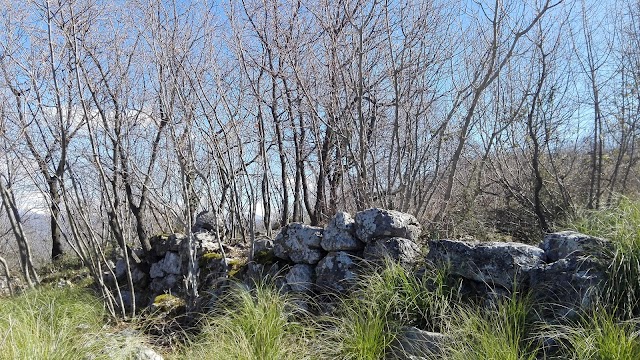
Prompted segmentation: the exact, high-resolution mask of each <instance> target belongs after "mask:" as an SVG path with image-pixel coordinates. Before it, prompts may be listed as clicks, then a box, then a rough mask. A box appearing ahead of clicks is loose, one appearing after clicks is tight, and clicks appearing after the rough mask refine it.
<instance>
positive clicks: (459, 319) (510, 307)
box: [448, 291, 538, 360]
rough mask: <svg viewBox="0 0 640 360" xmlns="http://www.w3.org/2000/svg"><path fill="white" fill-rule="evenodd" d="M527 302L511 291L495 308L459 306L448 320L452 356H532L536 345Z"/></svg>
mask: <svg viewBox="0 0 640 360" xmlns="http://www.w3.org/2000/svg"><path fill="white" fill-rule="evenodd" d="M530 311H531V303H530V300H529V299H528V297H524V298H522V297H520V296H519V295H518V294H517V293H516V292H515V291H514V293H513V295H511V296H510V297H508V298H506V299H503V300H502V301H500V302H499V303H498V304H497V305H496V308H495V309H482V308H480V309H478V308H471V307H469V306H468V305H467V306H461V307H459V309H458V311H457V313H456V314H455V315H454V317H453V320H452V325H453V327H452V329H454V330H453V332H454V334H455V335H454V336H455V340H454V341H453V342H452V343H451V344H450V348H449V351H450V353H449V357H448V358H450V359H454V360H485V359H492V360H533V359H535V358H536V354H537V352H538V347H537V346H536V345H535V342H534V341H533V339H532V337H531V335H530V334H529V333H530V329H531V324H530V323H529V318H530Z"/></svg>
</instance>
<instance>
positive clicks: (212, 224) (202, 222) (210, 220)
mask: <svg viewBox="0 0 640 360" xmlns="http://www.w3.org/2000/svg"><path fill="white" fill-rule="evenodd" d="M192 230H193V232H202V231H208V232H211V233H214V232H216V231H218V232H219V233H220V236H222V235H223V233H224V221H223V220H222V218H221V217H220V216H216V214H215V213H214V212H212V211H206V210H205V211H202V212H200V213H199V214H198V215H196V223H195V224H194V226H193V229H192Z"/></svg>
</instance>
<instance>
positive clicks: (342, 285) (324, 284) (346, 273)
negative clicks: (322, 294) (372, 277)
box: [316, 251, 356, 292]
mask: <svg viewBox="0 0 640 360" xmlns="http://www.w3.org/2000/svg"><path fill="white" fill-rule="evenodd" d="M355 270H356V263H355V262H354V261H353V258H352V256H351V255H350V254H349V253H347V252H344V251H338V252H330V253H329V254H327V256H325V257H324V259H322V260H321V261H320V262H319V263H318V266H317V267H316V285H317V287H318V289H319V290H320V291H329V292H345V291H346V290H347V289H349V288H350V287H351V285H352V282H353V280H355V278H356V273H355Z"/></svg>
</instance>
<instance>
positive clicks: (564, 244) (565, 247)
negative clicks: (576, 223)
mask: <svg viewBox="0 0 640 360" xmlns="http://www.w3.org/2000/svg"><path fill="white" fill-rule="evenodd" d="M540 248H541V249H542V250H544V254H545V256H546V261H547V262H548V263H552V262H554V261H558V260H560V259H564V258H567V257H578V256H587V255H593V256H601V255H602V254H603V252H604V251H606V250H612V248H611V243H610V242H608V241H607V240H604V239H601V238H597V237H593V236H589V235H585V234H581V233H579V232H575V231H561V232H557V233H552V234H547V235H545V237H544V241H543V242H542V244H540Z"/></svg>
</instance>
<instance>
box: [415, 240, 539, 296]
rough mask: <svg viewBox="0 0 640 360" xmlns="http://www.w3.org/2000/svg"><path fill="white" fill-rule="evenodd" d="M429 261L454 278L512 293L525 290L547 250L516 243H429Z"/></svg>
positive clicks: (451, 241) (441, 241) (438, 241)
mask: <svg viewBox="0 0 640 360" xmlns="http://www.w3.org/2000/svg"><path fill="white" fill-rule="evenodd" d="M427 260H428V261H431V262H432V263H434V264H435V265H437V266H441V267H442V266H448V269H449V271H450V272H451V273H452V274H453V275H458V276H461V277H462V278H465V279H469V280H473V281H476V282H479V283H484V284H487V285H489V286H500V287H502V288H504V289H507V290H511V289H512V288H513V287H514V286H516V287H519V288H520V287H526V286H527V285H528V277H529V272H530V271H531V269H533V268H536V267H538V266H541V265H543V264H544V263H545V262H544V251H543V250H542V249H540V248H538V247H535V246H531V245H526V244H520V243H514V242H477V241H473V242H466V241H458V240H433V241H429V254H428V255H427Z"/></svg>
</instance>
